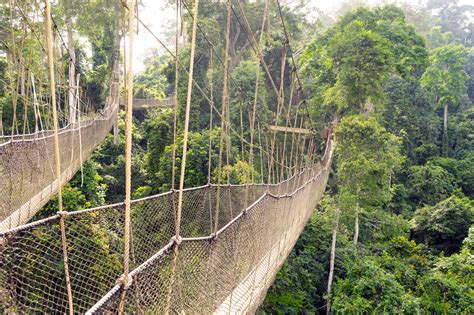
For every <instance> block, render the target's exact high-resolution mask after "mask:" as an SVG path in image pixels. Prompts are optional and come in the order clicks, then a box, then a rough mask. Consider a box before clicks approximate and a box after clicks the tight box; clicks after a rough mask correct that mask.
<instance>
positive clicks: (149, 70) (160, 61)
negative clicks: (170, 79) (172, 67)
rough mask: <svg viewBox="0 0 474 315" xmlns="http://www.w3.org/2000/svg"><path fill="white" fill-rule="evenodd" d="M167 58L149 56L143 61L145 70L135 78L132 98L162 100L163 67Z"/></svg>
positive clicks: (164, 83)
mask: <svg viewBox="0 0 474 315" xmlns="http://www.w3.org/2000/svg"><path fill="white" fill-rule="evenodd" d="M167 61H168V58H166V57H165V56H159V55H155V54H153V55H151V56H149V57H148V58H146V60H145V61H144V64H145V70H144V71H143V72H141V73H139V74H138V75H137V76H136V77H135V81H134V97H136V98H152V99H162V98H164V97H165V96H166V93H165V87H166V83H167V82H166V76H165V72H164V70H165V67H166V65H167V64H166V63H167Z"/></svg>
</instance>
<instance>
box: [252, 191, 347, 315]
mask: <svg viewBox="0 0 474 315" xmlns="http://www.w3.org/2000/svg"><path fill="white" fill-rule="evenodd" d="M333 204H334V201H333V200H332V198H330V197H325V198H323V201H322V205H321V212H316V213H314V214H313V215H312V217H311V219H310V221H309V222H308V224H307V225H306V227H305V229H304V231H303V233H302V235H301V237H300V238H299V239H298V242H297V243H296V245H295V248H294V250H293V251H292V252H291V254H290V256H289V257H288V260H287V262H285V264H284V265H283V266H282V268H281V269H280V270H279V272H278V274H277V278H276V280H275V283H274V284H273V285H272V286H271V287H270V289H269V291H268V293H267V296H266V298H265V301H264V302H263V304H262V306H261V307H260V309H259V310H260V312H262V313H268V314H296V313H316V312H317V310H318V309H321V307H323V306H324V304H325V301H324V294H325V289H326V279H327V275H328V268H327V266H328V265H329V254H328V253H329V250H330V246H331V239H330V238H329V237H328V236H329V235H330V233H331V229H332V227H333V220H332V218H331V217H329V216H328V215H327V214H328V212H331V210H330V209H331V208H332V207H333ZM348 243H349V240H348V238H347V237H346V236H344V235H341V236H340V237H339V238H338V246H341V247H344V246H346V245H347V244H348ZM338 261H339V260H338Z"/></svg>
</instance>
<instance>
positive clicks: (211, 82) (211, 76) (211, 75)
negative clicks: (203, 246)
mask: <svg viewBox="0 0 474 315" xmlns="http://www.w3.org/2000/svg"><path fill="white" fill-rule="evenodd" d="M209 70H210V71H209V90H210V91H209V92H210V99H211V101H210V102H209V110H210V112H209V156H208V169H207V184H208V188H207V189H208V196H209V231H210V233H211V234H212V233H213V232H212V231H213V229H212V225H213V224H212V222H213V220H212V195H211V193H212V189H211V168H212V128H213V126H212V125H213V112H214V50H213V49H212V46H210V59H209Z"/></svg>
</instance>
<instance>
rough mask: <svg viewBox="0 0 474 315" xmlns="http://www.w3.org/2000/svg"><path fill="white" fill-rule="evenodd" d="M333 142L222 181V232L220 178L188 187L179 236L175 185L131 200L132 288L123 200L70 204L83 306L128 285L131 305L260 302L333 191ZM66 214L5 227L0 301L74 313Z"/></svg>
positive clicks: (113, 301) (168, 307)
mask: <svg viewBox="0 0 474 315" xmlns="http://www.w3.org/2000/svg"><path fill="white" fill-rule="evenodd" d="M330 143H331V142H329V145H328V147H327V150H326V154H325V156H324V158H323V160H322V161H321V162H320V163H318V164H316V165H314V166H312V167H311V168H307V169H304V170H302V171H301V172H299V173H298V174H295V175H294V176H292V177H291V178H289V179H287V180H285V181H282V182H280V183H278V184H272V185H267V184H254V185H249V186H248V187H247V186H246V185H230V186H224V187H223V189H222V190H221V192H220V193H221V197H220V198H221V202H222V204H223V205H226V207H224V208H223V209H222V211H221V215H220V217H219V225H218V228H219V229H218V231H217V232H215V233H211V231H212V230H213V226H212V213H213V210H215V204H216V193H217V186H216V185H210V186H209V185H206V186H202V187H197V188H190V189H186V190H185V191H184V197H183V198H184V202H183V203H184V208H183V222H182V227H183V228H182V235H183V237H182V239H179V240H177V239H176V238H174V237H173V235H174V223H173V221H174V219H173V217H174V209H175V208H176V206H177V204H176V203H177V198H176V197H177V196H176V192H174V191H170V192H167V193H164V194H159V195H156V196H152V197H147V198H143V199H139V200H135V201H133V202H132V214H133V215H132V222H131V231H132V236H131V240H132V245H131V248H132V262H131V266H130V267H131V268H132V271H131V272H130V274H129V275H130V281H129V284H128V287H127V288H126V290H124V285H123V283H119V284H116V281H117V279H119V278H120V277H121V274H122V267H121V263H120V262H121V261H122V259H123V256H122V255H123V250H122V248H123V245H124V244H123V222H124V219H125V218H124V211H123V210H124V203H120V204H115V205H110V206H106V207H100V208H94V209H88V210H82V211H76V212H71V213H69V214H68V215H67V216H66V217H65V223H66V235H67V239H68V243H69V244H70V246H69V248H70V249H69V252H68V259H69V267H70V281H71V289H72V292H73V301H74V307H75V309H74V310H75V312H79V313H85V312H89V313H90V314H93V313H99V314H102V313H107V312H113V313H115V312H117V311H118V308H119V304H120V301H121V297H122V293H125V312H126V313H137V312H138V313H143V312H145V310H146V311H147V312H148V311H149V312H151V313H155V314H160V313H165V312H166V311H169V312H171V313H181V312H185V313H196V312H198V313H203V314H204V313H211V312H217V313H221V312H226V313H228V312H231V313H234V312H237V313H244V312H251V311H252V310H255V309H256V308H257V307H258V305H259V304H260V303H261V301H262V300H263V298H264V296H265V292H266V290H267V289H268V287H269V286H270V285H271V283H272V281H273V279H274V277H275V275H276V272H277V271H278V269H279V267H280V266H281V264H282V263H283V262H284V261H285V259H286V258H287V256H288V254H289V252H290V251H291V249H292V248H293V245H294V243H295V242H296V240H297V239H298V236H299V234H300V233H301V231H302V229H303V227H304V226H305V224H306V222H307V220H308V218H309V217H310V215H311V214H312V212H313V211H314V209H315V207H316V205H317V203H318V202H319V200H320V197H321V195H322V194H323V192H324V190H325V187H326V182H327V178H328V174H329V167H330V163H331V159H332V153H333V148H332V145H330ZM246 189H248V192H249V194H248V204H249V206H248V207H245V191H246ZM59 221H60V215H55V216H53V217H50V218H47V219H44V220H40V221H37V222H33V223H30V224H27V225H24V226H21V227H18V228H15V229H12V230H9V231H8V232H1V233H0V240H1V243H2V245H1V249H0V270H2V271H1V272H0V301H1V302H2V304H3V305H4V306H3V307H4V310H6V311H7V312H8V311H14V310H21V311H22V312H25V313H35V312H38V313H50V312H52V313H66V312H67V308H68V305H67V292H66V285H65V276H64V271H63V270H62V269H61V268H58V262H60V261H61V260H62V259H63V258H62V257H63V255H62V252H61V243H60V241H59V240H60V235H59V234H60V227H59ZM178 246H179V251H177V252H176V251H175V249H176V247H178ZM59 265H60V264H59ZM173 268H174V272H172V269H173ZM173 274H174V277H172V275H173ZM35 292H37V293H38V292H41V294H35Z"/></svg>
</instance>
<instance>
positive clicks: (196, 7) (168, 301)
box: [164, 0, 199, 314]
mask: <svg viewBox="0 0 474 315" xmlns="http://www.w3.org/2000/svg"><path fill="white" fill-rule="evenodd" d="M198 13H199V0H194V19H193V29H192V35H191V55H190V57H189V75H188V90H187V95H186V113H185V118H184V134H183V156H182V159H181V173H180V176H179V193H178V210H177V213H176V222H175V232H176V233H175V241H176V246H175V248H174V255H173V267H172V270H171V279H170V282H169V286H168V295H167V298H166V306H165V311H164V313H165V314H169V310H170V306H171V295H172V293H173V285H174V279H175V274H176V265H177V259H178V247H179V244H180V242H181V237H180V228H181V212H182V208H183V190H184V179H185V176H184V175H185V172H186V155H187V151H188V131H189V113H190V111H191V97H192V92H193V72H194V55H195V52H196V29H197V19H198Z"/></svg>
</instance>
